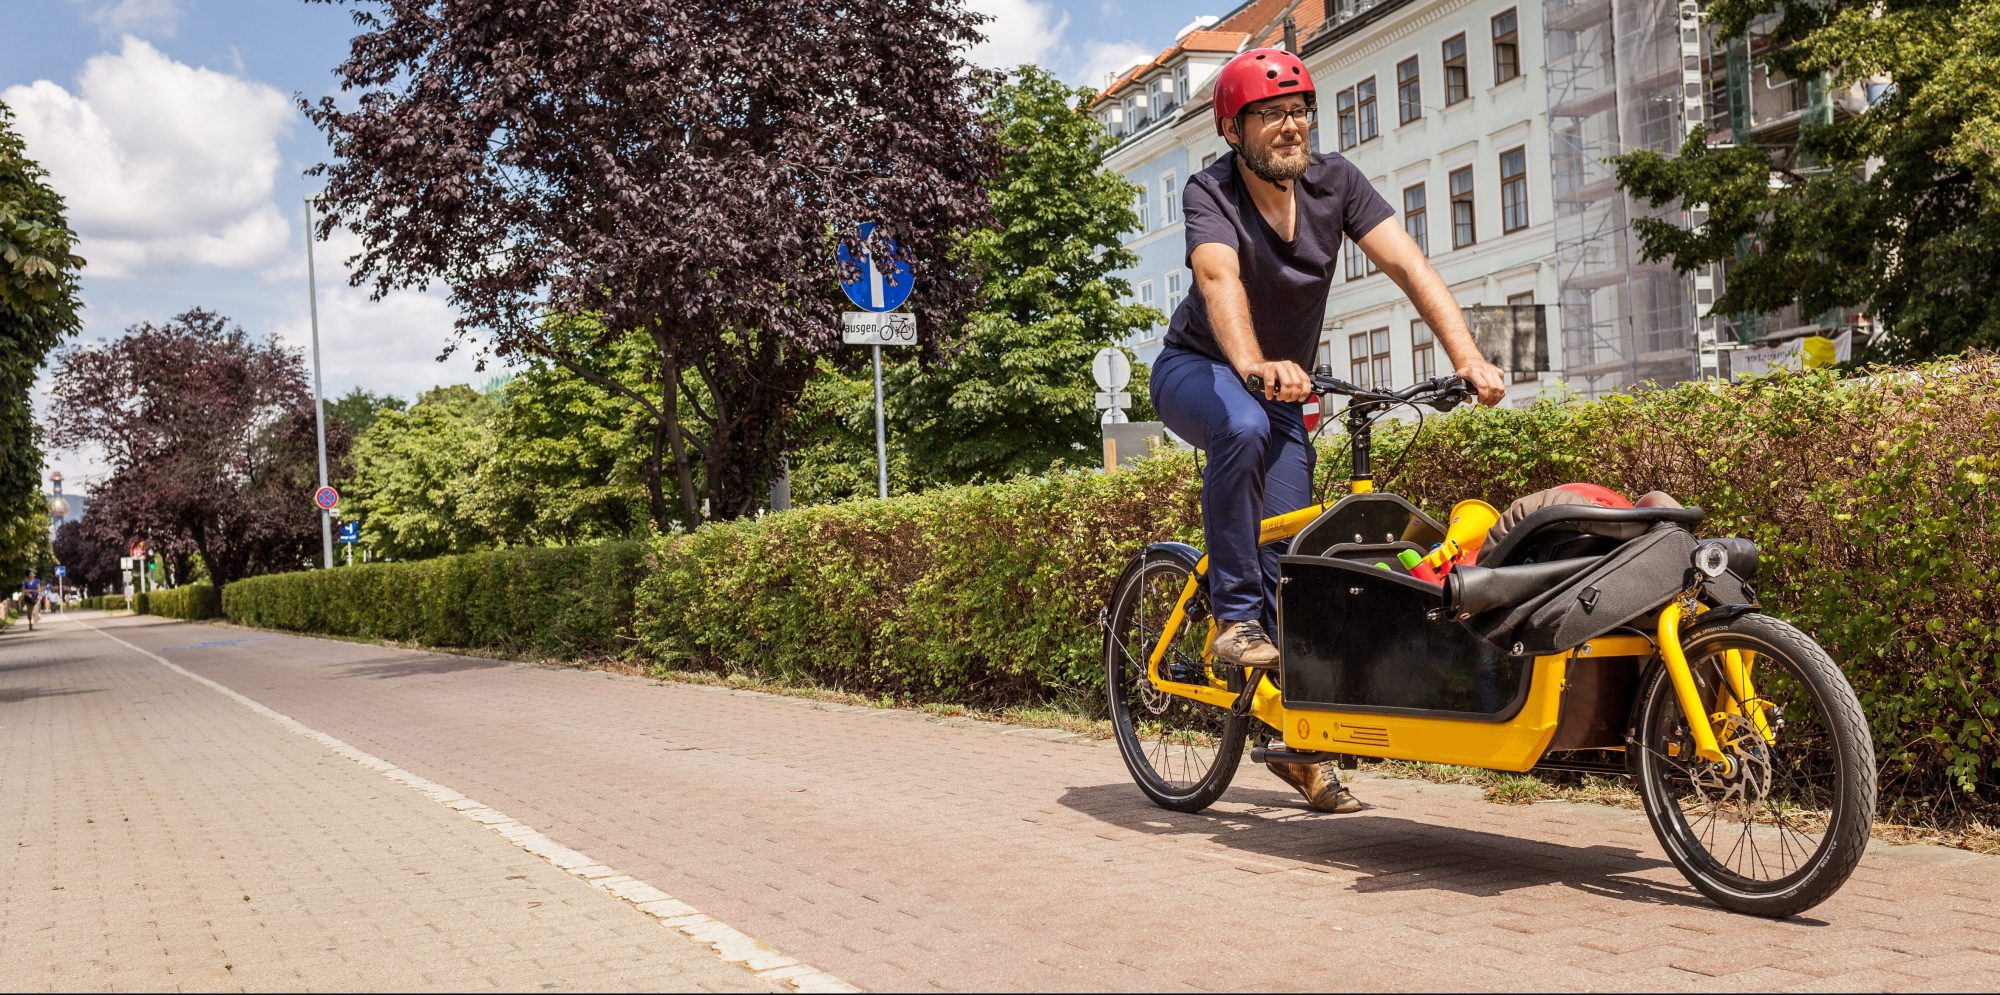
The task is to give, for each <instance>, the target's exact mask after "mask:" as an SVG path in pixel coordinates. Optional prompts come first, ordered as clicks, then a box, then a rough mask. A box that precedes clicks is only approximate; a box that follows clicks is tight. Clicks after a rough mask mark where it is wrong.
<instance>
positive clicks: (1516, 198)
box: [1500, 145, 1530, 235]
mask: <svg viewBox="0 0 2000 995" xmlns="http://www.w3.org/2000/svg"><path fill="white" fill-rule="evenodd" d="M1509 156H1514V157H1517V158H1518V159H1519V160H1520V166H1521V169H1520V171H1519V172H1516V173H1511V174H1510V173H1508V172H1507V158H1508V157H1509ZM1510 197H1511V198H1512V199H1511V200H1510ZM1517 216H1518V217H1519V219H1520V222H1521V223H1520V224H1514V220H1515V218H1516V217H1517ZM1529 223H1530V218H1529V212H1528V147H1527V146H1525V145H1517V146H1515V147H1514V148H1511V149H1508V150H1507V151H1505V152H1502V153H1500V234H1502V235H1512V234H1513V233H1515V232H1517V231H1520V230H1522V229H1524V228H1527V227H1528V225H1529Z"/></svg>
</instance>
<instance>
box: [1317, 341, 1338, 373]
mask: <svg viewBox="0 0 2000 995" xmlns="http://www.w3.org/2000/svg"><path fill="white" fill-rule="evenodd" d="M1315 355H1317V357H1318V359H1319V362H1317V363H1315V364H1313V372H1314V373H1318V372H1319V371H1321V370H1325V371H1326V375H1327V376H1332V375H1333V343H1331V342H1328V341H1327V340H1325V339H1321V340H1319V352H1318V353H1316V354H1315Z"/></svg>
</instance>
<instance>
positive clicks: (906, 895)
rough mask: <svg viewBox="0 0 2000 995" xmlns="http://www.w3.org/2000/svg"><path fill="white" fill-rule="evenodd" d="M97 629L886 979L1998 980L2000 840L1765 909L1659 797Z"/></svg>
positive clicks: (987, 984)
mask: <svg viewBox="0 0 2000 995" xmlns="http://www.w3.org/2000/svg"><path fill="white" fill-rule="evenodd" d="M96 624H100V625H103V626H104V627H105V628H106V630H107V631H110V632H114V633H116V634H117V635H118V636H119V637H120V638H124V639H127V640H130V641H132V642H133V643H134V644H136V645H140V646H144V647H146V648H147V649H149V650H152V651H153V652H157V653H160V654H162V655H163V656H164V657H165V658H167V659H170V660H173V661H174V662H175V663H176V664H178V665H179V666H182V667H185V668H187V669H188V670H190V671H192V672H195V673H198V674H201V675H203V676H206V677H208V678H211V679H213V680H215V681H218V682H220V683H222V684H224V685H226V686H228V687H230V688H232V689H234V690H236V691H237V692H239V693H241V694H244V695H247V696H249V697H251V698H253V699H255V700H257V701H259V702H262V703H263V704H265V705H267V706H269V707H271V708H274V709H277V710H279V711H281V712H284V713H286V714H288V715H290V716H292V717H293V718H295V719H297V720H298V721H300V722H303V723H305V724H307V725H309V726H312V727H313V728H315V729H319V730H322V731H324V732H326V733H329V734H331V735H334V736H337V737H340V738H341V739H343V740H345V741H346V742H348V743H351V744H353V745H354V746H356V747H358V748H360V749H363V750H366V751H368V752H370V753H373V754H375V755H376V756H380V757H384V758H387V759H389V760H391V761H393V762H395V763H396V764H399V765H401V766H402V767H403V768H405V769H407V770H409V771H412V772H414V773H417V774H419V775H421V776H424V777H428V778H431V779H434V780H436V781H439V782H442V783H444V784H447V785H450V786H451V787H453V788H456V789H458V790H460V791H463V792H465V793H467V794H468V795H471V796H473V797H476V798H479V799H481V800H482V801H484V802H486V803H488V804H490V805H493V806H494V807H496V808H498V809H500V810H502V811H504V812H506V813H507V814H509V815H511V816H513V817H514V818H516V819H519V820H520V821H521V822H523V823H526V824H528V825H530V826H533V827H535V828H537V829H540V830H541V831H542V832H544V833H546V834H548V835H549V836H551V837H553V838H555V839H556V840H558V841H560V842H562V843H563V844H566V845H568V846H572V847H575V848H577V849H579V850H582V851H584V852H586V853H589V854H591V855H593V856H595V857H597V858H598V859H600V860H603V861H605V862H606V863H609V864H611V865H614V866H616V867H618V868H619V869H620V870H621V871H622V872H624V873H626V874H630V875H632V876H634V877H637V878H639V879H642V880H644V881H647V882H650V883H652V884H653V885H656V886H658V887H659V888H661V889H664V890H665V891H667V892H669V893H671V894H673V895H674V896H676V897H678V898H680V899H683V900H685V901H687V902H689V903H692V904H693V905H694V906H696V907H698V908H700V909H701V910H703V911H704V912H707V913H709V914H711V915H713V916H715V917H716V918H718V919H720V920H722V921H724V922H727V923H729V924H731V925H733V926H735V927H737V928H739V929H741V930H743V931H744V932H746V933H748V934H750V935H752V936H755V937H757V938H759V939H761V940H763V941H765V942H768V943H770V944H772V945H774V946H776V947H777V948H779V949H781V950H784V951H785V952H786V953H788V954H791V955H792V956H795V957H798V958H800V959H802V960H806V961H810V962H811V963H813V964H815V965H817V966H819V967H821V968H823V969H825V970H827V971H830V972H832V973H833V974H836V975H839V976H840V977H842V978H844V979H846V980H847V981H850V982H853V983H855V984H858V985H861V986H863V987H867V988H875V989H883V990H926V989H1006V990H1019V989H1051V990H1086V989H1088V990H1190V989H1240V988H1258V989H1283V990H1307V989H1310V990H1329V989H1342V990H1356V989H1363V988H1394V989H1438V988H1464V989H1508V990H1514V989H1562V990H1603V989H1620V990H1625V989H1648V990H1651V989H1660V990H1692V989H1701V990H1729V991H1743V990H1771V991H1776V990H1807V991H1810V990H1856V989H1869V990H1952V991H1962V990H1994V989H1995V988H1996V987H2000V907H1996V906H1995V904H1994V896H1995V895H2000V859H1996V858H1990V857H1980V856H1976V855H1972V854H1966V853H1961V852H1958V851H1950V850H1942V849H1939V848H1934V847H1906V848H1896V847H1874V848H1871V851H1870V853H1869V855H1868V856H1867V857H1866V858H1865V859H1864V860H1863V862H1862V864H1861V866H1860V868H1859V869H1858V870H1857V872H1856V874H1855V876H1854V878H1853V880H1852V881H1851V882H1850V883H1849V885H1848V886H1847V887H1846V888H1845V889H1844V890H1842V892H1841V893H1840V894H1839V895H1837V896H1836V897H1835V898H1834V899H1832V900H1831V901H1829V902H1828V903H1826V904H1825V905H1822V906H1820V907H1819V908H1818V909H1815V910H1813V912H1812V913H1810V914H1809V916H1808V917H1805V918H1801V919H1795V920H1792V921H1788V922H1769V921H1765V920H1759V919H1751V918H1747V917H1740V916H1735V915H1731V914H1729V913H1726V912H1723V911H1721V910H1719V909H1717V908H1715V907H1713V906H1712V905H1710V904H1708V903H1707V902H1706V901H1705V900H1704V899H1702V898H1701V896H1700V895H1698V894H1697V893H1695V892H1694V891H1693V890H1692V889H1691V888H1689V887H1688V886H1687V885H1686V884H1685V882H1684V881H1683V880H1682V879H1681V877H1680V875H1679V874H1678V872H1676V871H1675V870H1674V869H1673V867H1672V866H1671V865H1670V864H1668V863H1667V862H1666V860H1665V858H1664V856H1663V855H1662V854H1661V853H1660V851H1659V849H1658V846H1657V844H1656V843H1655V841H1654V840H1653V838H1652V835H1651V832H1650V831H1649V830H1648V829H1647V827H1646V824H1645V822H1644V819H1643V817H1642V816H1640V815H1639V814H1638V813H1635V812H1629V811H1622V810H1617V809H1610V808H1602V807H1595V806H1584V805H1570V804H1556V803H1544V804H1540V805H1534V806H1528V807H1503V806H1497V805H1492V804H1488V803H1486V802H1484V801H1483V800H1480V799H1479V797H1478V795H1477V792H1476V791H1474V790H1473V789H1468V788H1460V787H1453V786H1442V785H1430V784H1424V783H1419V782H1409V781H1395V780H1387V779H1365V780H1363V781H1362V782H1361V783H1359V784H1357V786H1356V787H1357V793H1359V794H1360V795H1361V796H1362V797H1363V799H1364V800H1365V801H1367V802H1369V803H1370V804H1371V806H1372V807H1371V808H1370V809H1369V810H1368V811H1366V812H1362V813H1360V814H1357V815H1350V816H1326V815H1316V814H1312V813H1309V812H1306V811H1305V810H1304V809H1302V808H1301V807H1300V806H1299V804H1298V803H1297V800H1296V796H1294V795H1293V794H1292V793H1291V792H1290V791H1289V790H1287V789H1285V788H1284V787H1283V786H1282V785H1281V784H1280V783H1279V782H1278V781H1277V780H1276V779H1275V778H1272V777H1271V776H1270V775H1269V774H1267V773H1265V772H1263V771H1260V770H1257V769H1255V768H1254V767H1253V768H1246V769H1245V770H1244V771H1243V772H1242V774H1241V775H1240V776H1239V777H1238V779H1237V786H1236V787H1235V788H1233V789H1232V790H1231V791H1230V792H1229V794H1228V795H1227V796H1225V797H1224V799H1223V800H1222V801H1221V802H1220V803H1218V804H1217V805H1216V806H1215V807H1214V808H1212V809H1211V810H1210V811H1208V812H1206V813H1203V814H1200V815H1180V814H1176V813H1171V812H1166V811H1163V810H1160V809H1157V808H1154V807H1152V806H1151V805H1149V804H1147V803H1146V802H1145V801H1144V799H1143V798H1141V797H1140V795H1139V793H1138V791H1137V790H1136V789H1135V788H1133V787H1132V786H1131V784H1130V783H1129V781H1128V780H1127V777H1126V774H1125V771H1124V768H1123V766H1122V764H1121V763H1120V762H1119V760H1118V756H1117V752H1116V749H1115V748H1114V747H1111V746H1109V745H1108V744H1082V743H1076V742H1068V741H1062V738H1061V737H1058V736H1054V735H1052V734H1047V733H1042V732H1038V731H1031V730H1012V729H1006V728H1004V727H997V726H991V725H986V724H982V723H974V722H967V721H962V720H945V721H936V720H931V719H928V718H926V717H924V716H922V715H919V714H916V713H909V712H895V711H879V710H871V709H860V708H850V707H843V706H834V705H827V704H821V703H813V702H807V701H802V700H797V699H786V698H776V697H771V696H766V695H759V694H753V693H748V692H737V691H729V690H724V689H718V688H705V687H696V686H688V685H679V684H670V683H669V684H661V683H657V682H651V681H645V680H640V679H634V678H621V677H612V676H608V675H603V674H594V673H584V672H577V671H567V670H561V669H557V668H548V667H536V666H528V665H513V664H505V663H499V662H494V661H488V660H480V659H475V658H469V657H459V656H442V655H435V654H425V653H417V652H408V651H400V650H393V649H387V648H382V647H377V646H369V645H361V644H353V643H342V642H333V641H326V640H317V639H301V638H294V637H288V636H280V635H276V634H269V633H260V632H252V631H248V630H242V629H233V628H222V627H214V626H196V625H186V624H182V623H172V622H163V621H160V620H153V619H119V620H112V621H105V622H100V623H96ZM225 643H226V645H224V644H225ZM204 644H210V645H204ZM0 714H4V713H0ZM215 796H216V797H228V792H227V791H225V790H222V789H220V788H218V789H217V792H216V795H215Z"/></svg>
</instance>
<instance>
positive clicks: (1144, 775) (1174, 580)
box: [1104, 556, 1249, 812]
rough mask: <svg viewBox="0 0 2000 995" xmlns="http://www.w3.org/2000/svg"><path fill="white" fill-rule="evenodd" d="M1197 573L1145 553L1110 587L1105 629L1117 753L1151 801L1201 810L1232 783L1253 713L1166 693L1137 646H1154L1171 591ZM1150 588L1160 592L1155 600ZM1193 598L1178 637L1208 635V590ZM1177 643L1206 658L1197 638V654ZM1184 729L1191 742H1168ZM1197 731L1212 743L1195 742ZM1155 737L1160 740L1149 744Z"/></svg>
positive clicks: (1237, 676)
mask: <svg viewBox="0 0 2000 995" xmlns="http://www.w3.org/2000/svg"><path fill="white" fill-rule="evenodd" d="M1191 572H1192V568H1191V566H1190V565H1189V564H1187V563H1183V562H1181V561H1180V560H1179V559H1178V558H1174V557H1169V556H1142V557H1140V558H1139V559H1138V560H1136V561H1135V562H1134V563H1133V565H1132V566H1131V567H1129V568H1128V569H1127V570H1126V571H1125V573H1124V575H1123V576H1122V577H1121V578H1120V580H1119V584H1118V587H1117V588H1116V589H1115V590H1114V591H1113V593H1112V598H1111V609H1110V611H1109V613H1108V615H1107V626H1106V629H1105V635H1104V661H1105V687H1106V696H1107V699H1108V701H1109V705H1110V711H1111V725H1112V729H1113V732H1114V733H1115V738H1116V739H1117V741H1118V752H1119V755H1120V756H1121V757H1123V758H1124V760H1125V767H1126V769H1127V770H1128V771H1130V772H1131V774H1132V780H1133V782H1134V783H1136V784H1137V785H1138V786H1139V790H1140V791H1141V792H1142V793H1144V794H1145V796H1146V797H1147V798H1148V799H1149V800H1151V801H1152V802H1153V804H1155V805H1158V806H1159V807H1161V808H1165V809H1170V810H1172V811H1176V812H1199V811H1202V810H1203V809H1206V808H1207V807H1209V806H1210V805H1212V804H1214V803H1215V801H1216V799H1218V798H1221V797H1222V794H1223V792H1225V791H1227V790H1229V784H1230V782H1231V781H1232V780H1234V779H1235V777H1236V770H1237V768H1238V767H1239V766H1241V764H1242V760H1243V742H1244V738H1245V736H1246V734H1247V732H1248V728H1249V718H1248V717H1247V716H1243V715H1237V714H1235V713H1233V712H1231V711H1230V710H1229V709H1225V708H1218V707H1216V706H1213V705H1208V704H1204V703H1201V702H1196V701H1194V700H1192V699H1188V698H1181V697H1178V696H1172V695H1166V694H1163V693H1162V692H1159V691H1157V690H1154V689H1152V687H1151V685H1150V682H1147V681H1146V676H1145V659H1146V656H1145V653H1144V651H1143V650H1139V649H1135V647H1150V646H1152V645H1153V641H1154V639H1156V638H1157V636H1158V634H1159V632H1160V627H1161V625H1162V624H1163V623H1164V621H1165V618H1166V615H1167V613H1168V612H1169V611H1171V609H1172V607H1173V600H1172V598H1177V597H1178V595H1179V593H1180V591H1181V590H1182V588H1183V587H1184V586H1185V585H1186V583H1187V578H1188V576H1189V574H1190V573H1191ZM1161 592H1171V597H1161V596H1160V594H1161ZM1149 593H1150V594H1153V595H1154V596H1153V597H1151V598H1150V599H1149V598H1148V597H1147V595H1148V594H1149ZM1194 600H1195V602H1196V603H1195V604H1194V605H1193V606H1192V608H1193V611H1192V612H1191V613H1190V617H1189V618H1188V620H1187V621H1186V622H1185V623H1184V625H1183V628H1182V633H1181V636H1180V638H1178V639H1177V640H1176V644H1180V643H1183V642H1187V641H1189V640H1200V641H1205V639H1204V637H1205V632H1206V615H1207V612H1206V604H1207V599H1206V592H1205V591H1198V592H1197V593H1196V594H1195V598H1194ZM1149 602H1150V603H1149ZM1149 623H1150V624H1149ZM1179 649H1180V654H1181V657H1180V659H1179V664H1180V665H1181V666H1189V665H1194V666H1199V665H1200V659H1199V647H1198V644H1197V645H1196V648H1195V650H1194V653H1193V654H1192V655H1193V657H1194V659H1193V660H1192V661H1190V660H1188V659H1187V656H1188V655H1189V654H1188V653H1187V652H1186V650H1185V649H1184V648H1179ZM1170 655H1173V654H1171V653H1170ZM1241 682H1242V675H1241V672H1240V671H1235V672H1234V676H1233V677H1232V678H1231V679H1230V680H1229V681H1228V682H1227V683H1228V684H1229V686H1230V688H1231V689H1232V690H1233V689H1236V688H1240V687H1241V686H1242V683H1241ZM1183 735H1184V736H1186V737H1187V741H1184V742H1181V743H1172V742H1170V740H1172V739H1174V738H1177V737H1179V736H1183ZM1197 736H1199V737H1201V738H1204V739H1212V740H1213V742H1212V743H1195V742H1193V740H1194V739H1195V738H1196V737H1197ZM1149 738H1151V739H1153V740H1154V741H1153V742H1151V743H1148V742H1147V740H1148V739H1149ZM1176 759H1179V760H1181V761H1183V763H1182V764H1181V765H1180V767H1179V768H1178V769H1179V770H1180V771H1181V772H1182V773H1184V774H1186V775H1189V776H1180V777H1176V776H1174V773H1175V764H1174V761H1175V760H1176ZM1162 767H1165V768H1167V769H1165V770H1163V769H1162Z"/></svg>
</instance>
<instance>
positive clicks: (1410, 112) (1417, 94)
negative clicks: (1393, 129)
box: [1396, 55, 1424, 124]
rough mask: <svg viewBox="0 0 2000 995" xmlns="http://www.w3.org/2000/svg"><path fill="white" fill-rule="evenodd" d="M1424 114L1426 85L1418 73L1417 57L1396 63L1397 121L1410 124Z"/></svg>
mask: <svg viewBox="0 0 2000 995" xmlns="http://www.w3.org/2000/svg"><path fill="white" fill-rule="evenodd" d="M1423 116H1424V85H1423V81H1422V80H1421V79H1419V78H1418V75H1417V57H1416V56H1414V55H1412V56H1410V57H1409V58H1407V59H1404V60H1403V61H1401V62H1398V63H1396V123H1397V124H1409V123H1410V122H1411V121H1415V120H1416V119H1418V118H1420V117H1423Z"/></svg>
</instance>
